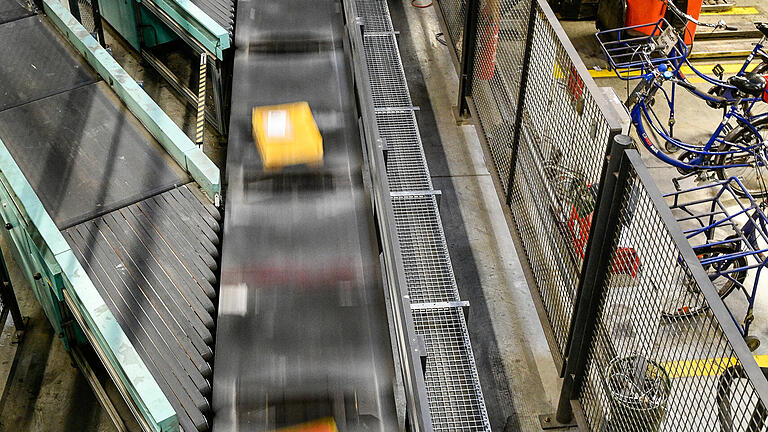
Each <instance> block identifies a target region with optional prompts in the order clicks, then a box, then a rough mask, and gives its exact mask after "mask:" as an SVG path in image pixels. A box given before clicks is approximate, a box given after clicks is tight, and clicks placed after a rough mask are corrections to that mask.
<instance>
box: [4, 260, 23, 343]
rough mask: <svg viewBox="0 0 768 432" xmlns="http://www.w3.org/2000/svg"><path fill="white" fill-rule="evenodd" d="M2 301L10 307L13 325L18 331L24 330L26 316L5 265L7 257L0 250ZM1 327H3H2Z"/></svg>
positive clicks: (5, 305)
mask: <svg viewBox="0 0 768 432" xmlns="http://www.w3.org/2000/svg"><path fill="white" fill-rule="evenodd" d="M0 301H2V304H3V307H6V308H8V311H9V312H10V314H11V318H12V319H13V326H14V327H16V330H17V331H22V330H24V318H22V316H21V310H19V303H18V301H17V300H16V294H15V293H14V292H13V284H12V283H11V278H10V276H9V274H8V268H7V267H6V265H5V257H4V256H3V253H2V252H0ZM0 328H1V327H0Z"/></svg>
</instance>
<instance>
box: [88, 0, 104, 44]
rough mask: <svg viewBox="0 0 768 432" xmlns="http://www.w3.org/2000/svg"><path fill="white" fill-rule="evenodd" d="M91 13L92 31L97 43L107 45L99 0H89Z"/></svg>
mask: <svg viewBox="0 0 768 432" xmlns="http://www.w3.org/2000/svg"><path fill="white" fill-rule="evenodd" d="M91 13H92V15H93V32H94V33H95V36H94V37H95V38H96V39H97V40H98V41H99V45H101V46H102V47H106V46H107V41H106V39H104V26H103V25H102V22H101V9H99V0H91Z"/></svg>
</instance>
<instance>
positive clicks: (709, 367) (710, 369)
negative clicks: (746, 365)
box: [661, 355, 768, 378]
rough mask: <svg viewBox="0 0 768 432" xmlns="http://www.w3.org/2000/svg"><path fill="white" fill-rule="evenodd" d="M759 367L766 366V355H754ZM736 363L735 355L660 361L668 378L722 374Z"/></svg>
mask: <svg viewBox="0 0 768 432" xmlns="http://www.w3.org/2000/svg"><path fill="white" fill-rule="evenodd" d="M754 357H755V361H756V362H757V365H758V366H760V367H768V355H756V356H754ZM736 364H738V360H736V358H735V357H720V358H711V359H699V360H679V361H672V362H665V363H661V366H663V367H664V370H666V371H667V374H668V375H669V377H670V378H690V377H706V376H718V375H722V374H723V372H725V370H726V369H727V368H728V367H731V366H734V365H736Z"/></svg>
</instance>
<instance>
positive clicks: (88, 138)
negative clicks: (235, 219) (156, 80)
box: [0, 0, 189, 229]
mask: <svg viewBox="0 0 768 432" xmlns="http://www.w3.org/2000/svg"><path fill="white" fill-rule="evenodd" d="M3 1H4V2H7V1H13V0H3ZM0 40H2V41H4V42H3V43H2V44H0V59H7V60H0V76H2V77H3V79H0V94H3V95H5V97H4V98H1V99H0V138H2V140H3V142H4V143H5V145H6V146H7V147H8V150H9V151H10V152H11V155H12V156H13V157H14V159H15V160H16V163H17V164H18V165H19V166H20V167H21V169H22V171H23V172H24V173H25V175H26V177H27V179H28V180H29V182H30V183H31V184H32V186H33V187H34V188H35V192H36V193H37V195H38V196H39V197H40V200H41V201H42V202H43V204H44V205H45V207H46V209H47V210H48V213H49V214H50V215H51V217H52V218H53V220H54V222H55V223H56V225H57V226H58V227H59V228H60V229H63V228H66V227H68V226H71V225H74V224H76V223H80V222H82V221H84V220H88V219H91V218H93V217H95V216H98V215H100V214H103V213H106V212H109V211H111V210H114V209H116V208H120V207H122V206H124V205H127V204H130V203H133V202H136V201H139V200H141V199H143V198H145V197H147V196H151V195H154V194H156V193H158V192H162V191H165V190H168V189H170V188H172V187H174V186H175V185H179V184H183V183H187V182H189V177H188V176H187V175H186V174H185V173H184V171H183V170H182V169H181V168H180V167H179V166H178V165H177V164H176V163H175V162H173V160H172V159H171V158H170V156H169V155H168V154H167V153H166V152H165V150H164V149H163V148H162V147H161V146H160V144H158V143H157V142H156V141H155V140H154V138H152V136H151V135H150V134H149V133H148V132H147V131H146V130H145V129H144V128H143V126H141V124H140V123H139V121H138V120H137V119H136V118H135V117H134V116H133V115H131V114H130V112H128V110H127V109H125V108H124V107H123V106H122V104H121V102H120V101H119V99H117V97H116V96H115V95H114V94H113V93H112V91H111V90H110V89H109V87H108V86H107V85H106V84H105V83H104V82H103V81H100V80H98V79H97V75H96V74H95V72H93V71H92V70H91V68H90V66H88V65H87V64H86V63H85V62H84V60H82V59H81V58H79V57H78V56H77V54H76V53H75V52H74V51H73V50H71V49H69V47H68V46H67V45H65V44H67V42H66V41H64V40H63V39H62V38H61V36H60V35H59V34H57V33H56V32H55V31H54V30H52V29H51V28H50V27H49V26H48V25H46V23H44V22H43V21H41V20H40V18H39V17H38V16H30V17H27V18H22V19H20V20H17V21H13V22H9V23H6V24H4V25H0ZM5 41H7V42H8V43H5ZM10 59H13V60H10Z"/></svg>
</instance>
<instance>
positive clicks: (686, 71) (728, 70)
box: [589, 63, 755, 84]
mask: <svg viewBox="0 0 768 432" xmlns="http://www.w3.org/2000/svg"><path fill="white" fill-rule="evenodd" d="M695 66H696V69H698V70H699V71H701V72H702V73H704V74H707V75H712V68H714V67H715V65H713V64H704V65H695ZM722 66H723V69H725V74H726V75H733V74H735V73H737V72H738V71H739V70H740V69H741V66H742V64H741V63H738V64H737V63H728V64H724V65H722ZM754 66H755V65H753V66H751V67H754ZM747 70H750V69H747ZM680 71H681V72H682V73H683V75H685V76H686V78H688V80H689V81H690V82H692V83H695V84H696V83H698V84H701V83H704V82H706V81H704V80H703V79H702V78H699V77H698V75H696V73H695V72H694V71H693V70H691V68H690V67H688V66H683V67H682V69H680ZM589 74H590V75H592V78H616V73H615V72H614V71H611V70H607V69H603V70H599V71H597V70H594V69H590V71H589ZM622 76H627V73H626V72H622ZM629 76H631V77H637V76H640V72H639V71H634V72H631V73H629Z"/></svg>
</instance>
